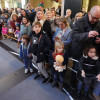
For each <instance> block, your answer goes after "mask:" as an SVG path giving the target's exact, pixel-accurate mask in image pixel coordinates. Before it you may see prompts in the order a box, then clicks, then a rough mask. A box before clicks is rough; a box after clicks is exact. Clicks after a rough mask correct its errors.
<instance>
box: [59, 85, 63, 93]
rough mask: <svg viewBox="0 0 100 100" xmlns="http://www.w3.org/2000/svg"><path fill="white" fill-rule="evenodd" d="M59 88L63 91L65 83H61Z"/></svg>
mask: <svg viewBox="0 0 100 100" xmlns="http://www.w3.org/2000/svg"><path fill="white" fill-rule="evenodd" d="M59 90H60V91H63V83H60V84H59Z"/></svg>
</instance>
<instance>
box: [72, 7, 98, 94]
mask: <svg viewBox="0 0 100 100" xmlns="http://www.w3.org/2000/svg"><path fill="white" fill-rule="evenodd" d="M99 19H100V6H94V7H92V8H91V10H90V12H88V13H87V14H86V15H85V16H84V17H83V18H81V19H79V20H78V21H77V22H76V23H75V24H74V26H73V30H72V48H71V55H72V57H73V58H75V59H79V58H80V57H81V56H82V52H83V49H84V47H85V45H88V44H92V45H95V46H96V47H97V49H98V51H99V53H100V21H99ZM99 55H100V54H99ZM99 57H100V56H99ZM74 69H77V64H76V63H75V64H74ZM97 79H98V81H100V75H98V77H97ZM98 84H100V82H99V83H97V85H96V87H98ZM97 92H98V94H99V93H100V91H99V90H97V91H96V92H95V91H94V94H95V95H96V94H97ZM99 95H100V94H99ZM97 96H98V95H97Z"/></svg>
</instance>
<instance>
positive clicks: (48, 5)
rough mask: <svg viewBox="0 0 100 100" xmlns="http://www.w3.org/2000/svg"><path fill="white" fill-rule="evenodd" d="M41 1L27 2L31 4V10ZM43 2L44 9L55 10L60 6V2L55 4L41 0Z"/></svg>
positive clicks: (48, 0)
mask: <svg viewBox="0 0 100 100" xmlns="http://www.w3.org/2000/svg"><path fill="white" fill-rule="evenodd" d="M41 1H42V0H29V2H30V3H31V5H32V6H33V8H36V7H38V5H39V4H40V2H41ZM43 2H44V7H45V8H51V7H55V8H57V7H58V5H61V1H60V3H56V2H55V1H52V0H43Z"/></svg>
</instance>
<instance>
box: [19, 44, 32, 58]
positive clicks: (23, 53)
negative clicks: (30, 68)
mask: <svg viewBox="0 0 100 100" xmlns="http://www.w3.org/2000/svg"><path fill="white" fill-rule="evenodd" d="M30 53H31V51H30V44H28V45H24V44H23V43H21V45H20V55H19V57H20V58H21V59H26V58H27V57H28V56H29V54H30Z"/></svg>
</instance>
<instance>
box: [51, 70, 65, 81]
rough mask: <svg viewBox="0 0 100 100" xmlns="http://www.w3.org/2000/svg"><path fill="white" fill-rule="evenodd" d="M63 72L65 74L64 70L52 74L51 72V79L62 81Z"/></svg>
mask: <svg viewBox="0 0 100 100" xmlns="http://www.w3.org/2000/svg"><path fill="white" fill-rule="evenodd" d="M64 74H65V71H63V72H58V71H55V72H54V74H53V79H54V80H55V81H58V79H59V80H60V83H63V81H64V80H63V77H64Z"/></svg>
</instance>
